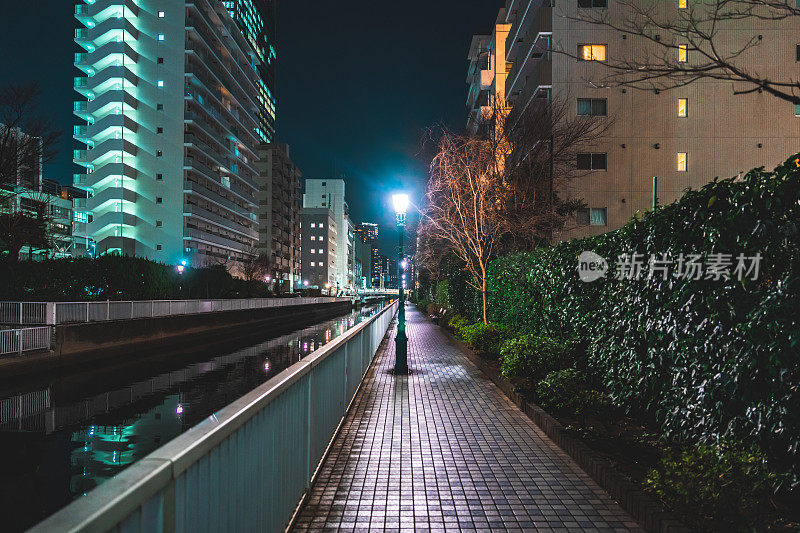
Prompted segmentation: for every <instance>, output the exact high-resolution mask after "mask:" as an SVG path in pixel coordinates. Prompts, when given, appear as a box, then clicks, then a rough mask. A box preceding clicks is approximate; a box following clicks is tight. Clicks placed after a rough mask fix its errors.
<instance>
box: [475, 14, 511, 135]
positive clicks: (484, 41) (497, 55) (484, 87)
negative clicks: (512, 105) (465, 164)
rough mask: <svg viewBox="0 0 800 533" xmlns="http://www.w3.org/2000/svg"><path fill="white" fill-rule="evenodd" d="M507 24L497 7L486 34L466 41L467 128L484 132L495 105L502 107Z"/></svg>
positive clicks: (505, 66) (506, 73) (508, 66)
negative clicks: (488, 32)
mask: <svg viewBox="0 0 800 533" xmlns="http://www.w3.org/2000/svg"><path fill="white" fill-rule="evenodd" d="M510 28H511V24H509V23H507V22H506V21H505V10H504V9H501V10H500V14H499V15H498V17H497V21H496V22H495V24H494V26H493V30H492V33H491V34H490V35H475V36H473V37H472V43H470V47H469V54H468V56H467V59H468V60H469V69H468V71H467V85H469V90H468V91H467V110H468V111H467V113H468V115H467V131H469V132H470V133H472V134H477V133H479V132H480V133H484V132H485V128H486V126H487V125H488V121H489V120H490V119H491V117H492V114H493V113H494V110H495V108H496V107H497V108H498V110H499V109H500V108H502V107H504V100H505V93H506V77H507V76H508V70H509V69H510V68H511V65H510V64H508V63H506V59H505V51H506V39H507V38H508V31H509V29H510Z"/></svg>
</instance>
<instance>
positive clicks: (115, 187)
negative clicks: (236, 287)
mask: <svg viewBox="0 0 800 533" xmlns="http://www.w3.org/2000/svg"><path fill="white" fill-rule="evenodd" d="M75 17H76V18H77V19H78V21H79V22H80V23H81V27H80V28H79V29H78V30H76V32H75V41H76V42H77V43H78V44H79V45H80V46H81V47H82V48H83V49H84V52H81V53H78V54H76V57H75V66H76V67H77V68H78V69H80V70H82V71H83V75H82V76H80V77H76V78H75V90H76V91H77V92H78V93H80V94H81V96H82V97H83V98H82V99H81V100H80V101H78V102H76V103H75V114H76V115H77V116H78V117H79V118H80V119H81V123H80V124H79V125H78V126H76V127H75V138H76V139H77V140H79V141H81V142H83V143H84V144H85V145H86V148H85V149H83V150H77V151H76V152H75V156H74V161H75V163H77V164H78V165H80V166H82V167H83V168H84V172H83V173H81V174H77V175H76V176H75V178H74V183H75V185H76V186H79V187H81V188H83V189H86V190H88V191H90V193H91V198H88V199H87V200H86V202H85V204H86V207H85V209H86V211H84V212H82V213H79V215H80V216H81V217H83V218H85V219H86V220H91V221H90V222H88V223H87V224H86V230H87V234H88V235H89V236H90V237H91V238H92V239H93V240H94V241H95V246H96V251H97V253H98V254H102V253H108V252H120V253H125V254H130V255H137V256H144V257H148V258H150V259H154V260H157V261H162V262H166V263H176V262H178V261H181V260H188V261H190V262H191V263H192V264H195V265H202V264H207V263H208V262H217V261H221V262H225V263H228V262H230V261H233V262H235V261H237V260H240V259H242V258H244V257H246V256H247V255H249V254H252V253H253V251H254V250H255V246H256V243H257V240H258V227H257V223H258V221H257V217H256V195H257V191H258V184H257V174H258V171H257V169H256V168H255V161H256V160H257V158H258V154H257V146H258V144H259V142H260V141H261V139H260V136H259V133H258V132H259V127H260V119H259V117H260V115H259V109H260V102H259V99H258V94H259V83H260V81H259V80H260V76H259V70H258V69H259V67H260V64H261V61H260V59H259V57H258V55H257V53H256V52H255V51H254V49H253V47H252V45H251V43H250V42H249V41H248V39H247V38H246V36H245V35H244V34H243V33H242V31H241V30H240V28H239V26H238V25H237V24H236V22H235V21H234V20H233V18H232V17H231V15H230V13H229V12H228V10H227V9H225V7H224V6H223V5H222V4H221V3H220V2H218V1H217V0H186V1H185V2H181V3H175V2H170V1H168V0H84V2H83V3H80V4H79V5H77V6H76V8H75ZM234 265H235V263H234Z"/></svg>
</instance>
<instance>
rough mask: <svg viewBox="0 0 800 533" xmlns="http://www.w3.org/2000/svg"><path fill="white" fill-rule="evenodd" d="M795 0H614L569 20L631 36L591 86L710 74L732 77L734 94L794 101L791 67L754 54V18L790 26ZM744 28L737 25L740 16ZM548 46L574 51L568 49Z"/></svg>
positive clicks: (796, 91) (799, 94) (668, 83)
mask: <svg viewBox="0 0 800 533" xmlns="http://www.w3.org/2000/svg"><path fill="white" fill-rule="evenodd" d="M798 16H800V6H798V4H797V3H796V0H690V1H689V2H687V4H686V8H684V9H675V3H671V2H662V1H643V0H616V1H615V2H614V9H613V10H612V9H603V10H595V9H585V10H579V14H578V15H577V16H576V17H567V18H572V19H574V20H578V21H583V22H589V23H591V24H594V25H597V26H600V27H603V28H606V29H611V30H615V31H616V32H620V33H622V34H624V35H626V36H631V37H633V39H632V41H633V42H631V43H630V44H629V45H627V48H628V49H629V50H632V51H631V52H630V53H629V54H628V55H627V56H626V55H624V54H623V55H618V54H614V51H613V50H611V51H609V55H608V57H606V58H605V60H604V61H602V63H603V64H604V65H605V66H606V67H607V69H608V70H607V72H606V74H605V75H604V76H603V77H601V78H600V79H598V80H591V81H592V82H593V83H595V84H596V85H598V86H605V87H618V86H626V87H632V88H635V89H643V90H669V89H674V88H678V87H683V86H686V85H689V84H691V83H693V82H695V81H698V80H703V79H709V80H721V81H729V82H732V86H733V92H734V94H748V93H755V92H765V93H767V94H770V95H772V96H774V97H776V98H779V99H781V100H785V101H787V102H791V103H793V104H800V76H798V74H797V70H796V69H785V70H784V71H783V72H781V73H780V74H778V73H775V72H767V71H766V67H765V65H766V64H768V63H769V62H766V61H759V60H758V54H757V52H758V48H759V47H760V46H761V45H762V42H763V39H762V37H763V35H761V34H758V30H754V29H752V28H753V27H757V26H759V25H763V23H764V22H766V23H767V24H786V25H789V27H794V28H795V29H797V24H796V22H797V21H798V20H800V19H797V18H795V17H798ZM747 22H750V23H751V24H744V25H746V26H749V29H747V30H743V29H742V28H743V23H747ZM554 50H555V51H557V52H561V53H564V54H567V55H569V56H573V57H577V56H576V52H575V51H574V50H559V49H558V48H557V47H556V46H554Z"/></svg>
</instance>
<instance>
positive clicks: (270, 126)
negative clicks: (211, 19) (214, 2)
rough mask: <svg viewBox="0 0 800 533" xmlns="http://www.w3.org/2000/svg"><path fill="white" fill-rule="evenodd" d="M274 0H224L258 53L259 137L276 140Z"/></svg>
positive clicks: (223, 2)
mask: <svg viewBox="0 0 800 533" xmlns="http://www.w3.org/2000/svg"><path fill="white" fill-rule="evenodd" d="M275 3H276V2H275V0H223V1H222V4H223V5H224V6H225V8H227V10H228V12H229V13H230V14H231V17H233V20H234V21H236V24H237V25H238V26H239V29H241V30H242V32H243V33H244V36H245V38H246V39H247V41H248V42H249V43H250V46H252V47H253V50H255V52H256V56H258V73H259V80H258V104H259V105H258V119H259V120H258V121H259V126H258V131H257V133H258V136H259V138H260V139H261V141H262V142H265V143H270V142H274V139H275V95H274V92H273V91H274V90H275V89H274V88H275Z"/></svg>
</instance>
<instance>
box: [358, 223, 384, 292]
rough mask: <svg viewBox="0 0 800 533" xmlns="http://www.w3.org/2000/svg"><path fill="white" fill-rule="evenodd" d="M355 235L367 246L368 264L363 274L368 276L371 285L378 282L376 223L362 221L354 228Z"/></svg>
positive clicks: (378, 265)
mask: <svg viewBox="0 0 800 533" xmlns="http://www.w3.org/2000/svg"><path fill="white" fill-rule="evenodd" d="M355 232H356V235H358V236H360V237H361V240H362V241H363V242H364V243H366V245H367V246H368V247H369V253H370V257H369V265H368V266H367V268H366V269H365V273H364V276H366V277H368V278H369V284H370V285H371V286H378V285H379V284H380V277H379V276H380V275H379V274H378V273H379V272H380V264H379V262H378V225H377V224H373V223H371V222H362V223H361V224H358V225H357V226H356V228H355Z"/></svg>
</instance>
